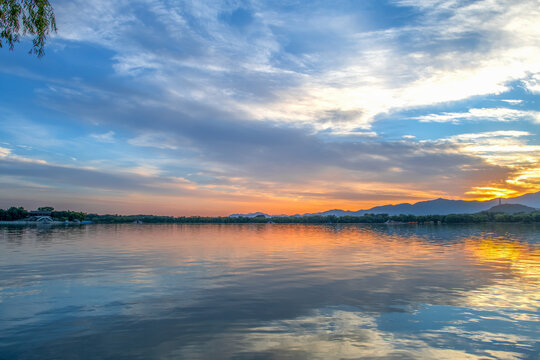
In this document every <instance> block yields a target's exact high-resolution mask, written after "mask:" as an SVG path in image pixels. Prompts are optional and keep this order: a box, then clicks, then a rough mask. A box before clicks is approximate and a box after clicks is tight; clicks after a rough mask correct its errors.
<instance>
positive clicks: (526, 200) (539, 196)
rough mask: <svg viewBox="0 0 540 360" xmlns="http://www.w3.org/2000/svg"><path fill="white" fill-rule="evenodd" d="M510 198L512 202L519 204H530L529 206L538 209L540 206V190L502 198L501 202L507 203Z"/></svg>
mask: <svg viewBox="0 0 540 360" xmlns="http://www.w3.org/2000/svg"><path fill="white" fill-rule="evenodd" d="M506 200H508V201H506ZM510 200H512V203H513V204H521V205H525V206H530V207H533V208H536V209H539V208H540V191H539V192H535V193H529V194H525V195H521V196H518V197H515V198H510V199H504V200H503V203H509V202H510Z"/></svg>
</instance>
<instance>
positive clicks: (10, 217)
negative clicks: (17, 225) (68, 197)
mask: <svg viewBox="0 0 540 360" xmlns="http://www.w3.org/2000/svg"><path fill="white" fill-rule="evenodd" d="M40 209H49V208H40ZM50 209H51V217H52V218H53V219H55V220H59V221H65V220H68V221H73V220H79V221H82V220H84V219H85V218H86V214H85V213H83V212H78V211H69V210H64V211H54V209H53V208H50ZM29 216H30V212H29V211H27V210H25V209H24V208H23V207H15V206H12V207H10V208H9V209H6V210H4V209H0V221H16V220H24V219H26V218H28V217H29Z"/></svg>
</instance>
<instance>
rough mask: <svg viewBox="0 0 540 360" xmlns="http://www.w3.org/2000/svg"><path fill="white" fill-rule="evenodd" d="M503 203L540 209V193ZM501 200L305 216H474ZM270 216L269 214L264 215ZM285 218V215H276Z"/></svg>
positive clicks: (440, 202) (422, 203) (433, 202)
mask: <svg viewBox="0 0 540 360" xmlns="http://www.w3.org/2000/svg"><path fill="white" fill-rule="evenodd" d="M502 201H503V203H506V204H508V203H510V202H511V203H512V204H520V205H525V206H528V207H531V208H536V209H538V208H540V191H539V192H536V193H530V194H525V195H521V196H517V197H514V198H507V199H502ZM498 203H499V199H492V200H488V201H475V200H471V201H468V200H448V199H435V200H428V201H420V202H417V203H414V204H409V203H403V204H397V205H383V206H375V207H372V208H371V209H367V210H358V211H350V210H341V209H333V210H328V211H324V212H319V213H308V214H304V216H313V215H322V216H328V215H335V216H362V215H364V214H388V215H399V214H412V215H448V214H474V213H477V212H481V211H487V210H489V209H490V208H492V207H494V206H496V205H498ZM259 214H262V213H251V214H246V215H242V214H234V215H231V216H234V217H238V216H248V217H254V216H257V215H259ZM262 215H266V216H269V215H267V214H262ZM276 216H283V215H276Z"/></svg>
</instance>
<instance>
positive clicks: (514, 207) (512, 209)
mask: <svg viewBox="0 0 540 360" xmlns="http://www.w3.org/2000/svg"><path fill="white" fill-rule="evenodd" d="M533 211H536V209H535V208H532V207H530V206H525V205H520V204H501V205H496V206H494V207H492V208H490V209H488V210H487V212H490V213H505V214H518V213H531V212H533Z"/></svg>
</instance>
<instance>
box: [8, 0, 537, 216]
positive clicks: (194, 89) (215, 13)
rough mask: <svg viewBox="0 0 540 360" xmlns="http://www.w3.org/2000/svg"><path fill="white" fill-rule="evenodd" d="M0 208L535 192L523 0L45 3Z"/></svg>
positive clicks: (239, 205)
mask: <svg viewBox="0 0 540 360" xmlns="http://www.w3.org/2000/svg"><path fill="white" fill-rule="evenodd" d="M51 4H52V5H53V7H54V9H55V14H56V21H57V25H58V32H57V33H56V34H54V35H52V36H51V37H50V38H49V40H48V42H47V44H46V48H45V52H46V53H45V56H44V57H43V58H41V59H38V58H36V57H35V56H34V55H29V54H28V50H30V48H31V39H29V38H24V39H23V40H22V41H21V42H20V43H19V44H17V45H16V47H15V49H14V50H13V51H9V50H8V49H7V48H6V47H4V48H2V49H0V92H1V94H2V96H1V97H0V207H2V208H6V207H9V206H12V205H17V206H24V207H25V208H28V209H33V208H35V207H37V206H49V205H50V206H53V207H55V208H57V209H71V210H78V211H86V212H97V213H118V214H138V213H143V214H157V215H175V216H181V215H204V216H215V215H228V214H231V213H238V212H251V211H263V212H267V213H272V214H282V213H283V214H296V213H306V212H316V211H324V210H329V209H334V208H340V209H346V210H359V209H366V208H370V207H372V206H376V205H383V204H396V203H402V202H411V203H414V202H417V201H423V200H430V199H435V198H439V197H443V198H448V199H477V200H483V199H490V198H494V197H512V196H517V195H521V194H524V193H529V192H536V191H540V138H539V133H540V131H539V130H540V26H538V19H539V18H540V5H539V3H538V1H537V0H508V1H506V0H476V1H473V0H448V1H441V0H416V1H413V0H389V1H383V0H373V1H372V0H363V1H340V0H336V1H331V2H329V1H293V0H291V1H279V0H277V1H211V0H210V1H172V0H170V1H167V0H118V1H104V0H93V1H83V0H53V1H51Z"/></svg>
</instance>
